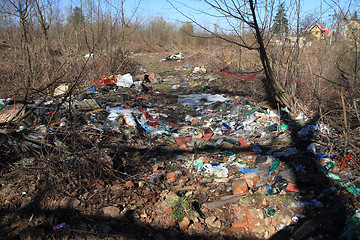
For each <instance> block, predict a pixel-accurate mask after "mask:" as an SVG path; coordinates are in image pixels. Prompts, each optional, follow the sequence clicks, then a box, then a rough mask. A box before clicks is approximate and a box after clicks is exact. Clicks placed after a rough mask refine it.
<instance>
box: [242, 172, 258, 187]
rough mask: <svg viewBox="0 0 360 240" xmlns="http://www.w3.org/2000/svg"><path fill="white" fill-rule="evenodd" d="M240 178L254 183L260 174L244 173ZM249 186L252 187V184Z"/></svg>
mask: <svg viewBox="0 0 360 240" xmlns="http://www.w3.org/2000/svg"><path fill="white" fill-rule="evenodd" d="M240 179H246V180H250V181H252V182H253V183H254V184H256V183H257V182H258V181H259V180H260V176H259V174H258V173H246V174H244V175H243V176H241V178H240ZM249 187H253V186H249Z"/></svg>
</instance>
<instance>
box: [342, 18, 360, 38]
mask: <svg viewBox="0 0 360 240" xmlns="http://www.w3.org/2000/svg"><path fill="white" fill-rule="evenodd" d="M354 34H355V35H354ZM342 36H343V39H344V40H349V41H354V37H356V39H357V41H360V21H359V20H356V19H351V20H349V21H346V22H345V23H344V27H343V29H342Z"/></svg>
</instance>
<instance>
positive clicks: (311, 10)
mask: <svg viewBox="0 0 360 240" xmlns="http://www.w3.org/2000/svg"><path fill="white" fill-rule="evenodd" d="M62 1H65V2H68V3H69V2H70V1H72V2H73V6H76V3H79V2H81V1H82V2H86V0H62ZM109 1H110V2H113V3H114V4H115V5H119V4H118V3H119V2H120V0H109ZM139 1H140V5H139V9H138V10H137V16H138V17H140V18H141V19H143V20H144V21H146V20H148V19H150V18H151V17H163V18H164V19H165V20H166V21H172V22H179V21H180V22H185V21H188V19H187V18H186V17H185V16H183V15H182V14H180V13H179V12H178V11H176V10H175V9H174V8H173V6H171V4H170V3H169V1H171V2H172V3H173V4H174V5H175V6H176V7H178V8H179V10H181V11H182V12H183V13H184V14H185V15H188V16H191V17H193V18H195V19H196V20H197V22H199V23H201V24H202V25H205V26H210V25H213V24H214V23H217V24H218V25H221V24H222V23H221V20H219V19H215V18H212V17H209V16H206V15H205V14H199V13H198V12H196V11H195V10H201V11H203V12H206V13H215V12H214V10H213V9H212V8H211V7H210V6H209V5H207V4H206V3H204V1H203V0H169V1H167V0H126V1H125V9H126V13H127V15H128V16H129V15H131V14H132V13H133V11H134V9H135V8H136V7H137V4H138V3H139ZM239 1H242V0H239ZM260 1H263V2H264V1H265V0H258V2H260ZM270 1H271V0H268V2H270ZM274 1H275V3H276V4H278V3H279V0H274ZM280 1H281V2H285V6H286V8H287V9H288V17H289V15H291V14H293V16H294V14H295V1H297V0H280ZM333 1H336V2H338V3H339V5H340V6H341V7H344V6H346V5H347V4H348V3H349V1H351V2H353V3H354V2H355V4H356V2H357V1H359V0H301V17H304V16H306V15H307V14H314V15H319V12H320V3H321V2H322V10H323V12H324V13H323V20H324V22H326V20H327V21H331V17H330V15H332V14H333V13H334V12H333V10H331V6H335V4H334V3H333ZM104 2H107V1H104ZM68 5H69V4H68ZM358 6H359V3H358ZM276 7H277V5H276ZM358 8H359V7H358ZM276 9H277V8H276Z"/></svg>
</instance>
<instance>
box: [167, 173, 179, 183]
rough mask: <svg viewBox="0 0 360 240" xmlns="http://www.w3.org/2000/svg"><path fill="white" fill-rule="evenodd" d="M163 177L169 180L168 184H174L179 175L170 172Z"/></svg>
mask: <svg viewBox="0 0 360 240" xmlns="http://www.w3.org/2000/svg"><path fill="white" fill-rule="evenodd" d="M165 176H166V179H167V180H169V181H170V182H175V181H176V180H177V179H178V177H179V173H176V172H170V173H167V174H166V175H165Z"/></svg>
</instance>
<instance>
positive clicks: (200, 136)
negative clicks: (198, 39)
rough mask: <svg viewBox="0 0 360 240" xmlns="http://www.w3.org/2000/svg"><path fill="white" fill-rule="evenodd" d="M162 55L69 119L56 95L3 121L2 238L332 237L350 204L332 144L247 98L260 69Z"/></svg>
mask: <svg viewBox="0 0 360 240" xmlns="http://www.w3.org/2000/svg"><path fill="white" fill-rule="evenodd" d="M161 55H162V54H156V53H148V54H146V55H142V54H138V55H135V56H134V58H135V59H136V60H137V61H139V62H140V63H141V65H140V66H139V68H140V67H142V68H145V69H146V70H147V72H146V73H145V75H147V76H148V77H149V80H150V82H149V81H145V80H144V79H143V77H144V74H140V75H139V78H140V80H142V83H143V85H141V84H140V82H138V83H139V84H138V85H136V84H135V86H132V87H118V86H116V85H108V86H99V85H97V86H93V87H94V89H85V90H84V91H83V92H82V93H81V94H77V95H76V96H72V97H71V98H70V99H72V100H69V101H70V102H71V103H72V105H70V106H69V108H70V109H72V110H71V111H70V110H69V109H66V108H64V107H59V108H58V107H57V106H59V104H58V103H59V102H62V99H63V98H62V96H58V97H54V99H53V102H49V103H43V104H41V105H40V106H35V105H31V104H29V105H28V106H27V108H26V110H31V111H32V113H31V114H29V115H28V116H27V117H25V118H23V119H22V121H20V122H19V123H18V124H17V125H14V129H13V130H11V131H10V130H9V129H8V128H6V122H4V123H3V125H2V134H1V139H0V140H1V146H2V147H1V150H0V151H1V165H0V176H1V185H0V201H1V211H0V238H1V239H219V240H220V239H339V235H340V234H341V232H342V231H343V229H344V223H345V220H346V219H347V218H349V217H350V216H351V215H353V214H354V211H355V210H356V209H358V208H359V203H358V194H359V192H358V180H359V170H358V167H357V166H356V164H355V163H354V162H353V161H351V159H348V160H347V161H346V163H345V164H344V167H343V169H342V170H340V168H341V163H342V160H343V157H342V155H341V154H340V153H341V151H342V149H341V145H342V144H343V141H344V139H343V137H342V136H341V135H340V134H339V133H336V132H335V131H334V130H332V129H331V126H327V125H325V124H323V123H321V122H319V121H313V122H311V121H308V122H306V121H304V119H297V120H296V117H297V116H292V115H290V114H286V112H285V111H281V113H279V112H278V111H277V110H275V109H271V108H269V107H268V106H267V105H266V104H265V103H264V102H263V101H262V100H263V99H264V97H263V96H261V95H260V96H258V95H257V96H256V97H255V94H254V92H255V91H257V89H258V88H257V87H256V85H257V84H258V82H259V81H260V80H261V77H262V74H261V73H257V74H256V76H250V77H249V75H251V74H253V73H242V74H241V75H240V74H239V73H236V74H238V75H236V74H235V73H230V72H228V73H229V74H230V75H227V76H225V75H224V74H219V72H218V71H219V70H221V68H222V66H215V65H214V64H212V65H211V64H210V63H206V62H201V59H202V58H201V56H197V55H191V54H188V55H187V56H186V55H185V58H184V59H183V60H180V61H177V60H172V61H163V62H159V60H160V59H161V58H162V57H164V56H161ZM195 63H196V64H195ZM221 64H222V63H221ZM221 64H220V63H219V64H218V65H221ZM202 66H204V67H205V68H206V69H207V71H206V72H197V73H194V72H193V70H194V67H202ZM225 66H226V65H225ZM139 72H141V71H139ZM150 72H153V73H155V74H152V73H150ZM134 79H135V76H134ZM119 81H120V80H119V78H118V79H117V82H119ZM244 81H246V84H244ZM144 84H146V85H144ZM90 86H91V83H89V87H90ZM251 86H252V87H253V88H251ZM191 94H194V95H191ZM196 97H197V98H196ZM213 97H214V98H216V100H212V98H213ZM75 99H76V100H77V101H78V102H80V103H79V104H80V105H79V107H75V105H76V102H75ZM84 99H93V100H95V99H96V101H95V103H93V105H91V106H90V107H89V105H86V106H84V105H81V102H82V101H85V100H84ZM182 100H183V101H182ZM94 105H95V106H94ZM8 106H11V108H15V105H14V104H12V103H9V105H8ZM124 110H126V111H125V112H124ZM140 110H141V111H140ZM14 111H15V110H14ZM117 111H118V112H117ZM2 113H4V109H2V110H0V115H1V114H2ZM111 114H113V115H112V118H111V117H110V115H111ZM19 115H21V114H19ZM19 115H18V116H17V117H19ZM279 116H280V118H279ZM308 126H309V127H308ZM312 126H314V127H312ZM315 126H316V128H315ZM149 127H150V128H151V129H149ZM330 162H331V163H333V165H331V164H329V163H330ZM325 164H327V165H326V166H330V167H329V169H328V170H326V169H324V165H325ZM329 173H330V174H329Z"/></svg>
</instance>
